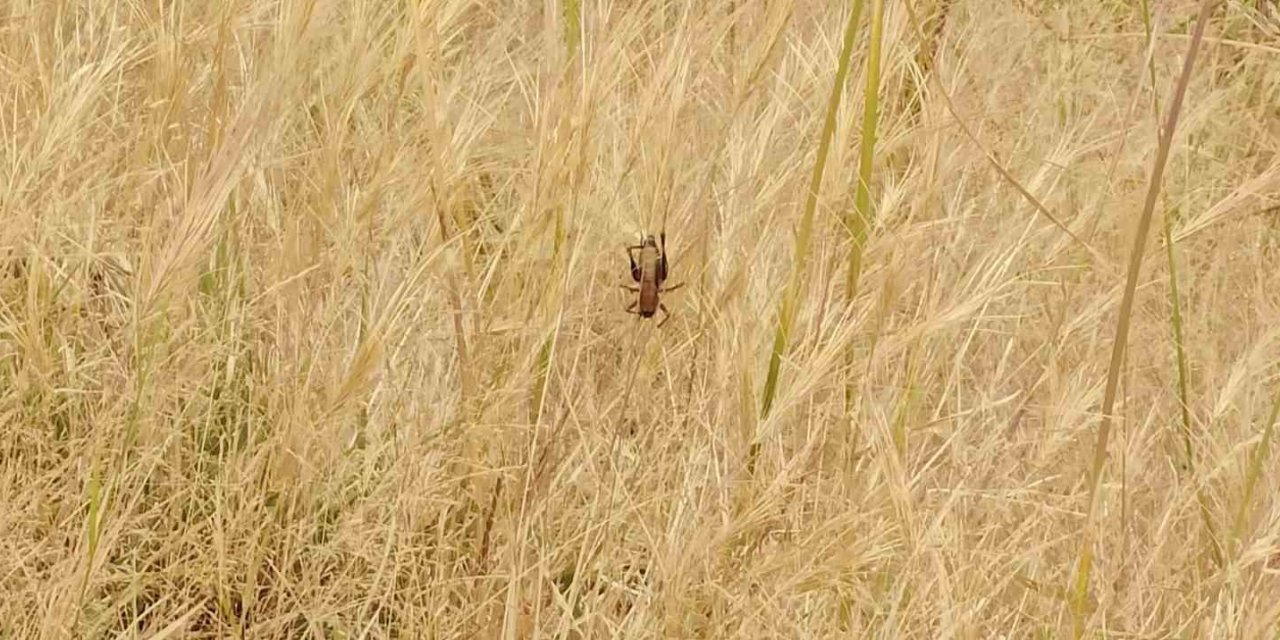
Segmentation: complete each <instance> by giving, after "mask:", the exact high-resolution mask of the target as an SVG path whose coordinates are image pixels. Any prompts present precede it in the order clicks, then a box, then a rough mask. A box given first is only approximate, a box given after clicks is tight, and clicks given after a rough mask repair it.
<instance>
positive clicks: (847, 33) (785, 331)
mask: <svg viewBox="0 0 1280 640" xmlns="http://www.w3.org/2000/svg"><path fill="white" fill-rule="evenodd" d="M862 5H863V2H862V0H854V2H853V10H852V12H851V13H850V14H849V22H848V24H846V25H845V29H844V44H843V46H842V47H841V49H840V59H839V62H838V65H837V67H836V77H835V81H834V82H833V83H832V85H831V96H830V98H828V100H827V114H826V120H825V121H824V122H823V125H822V134H821V135H820V137H819V140H818V154H817V157H816V158H815V160H814V163H813V174H812V175H811V176H810V178H809V192H808V194H807V196H806V198H805V202H804V211H803V213H802V214H801V216H800V226H799V229H798V230H797V232H796V252H795V256H794V258H793V263H792V268H791V281H790V282H789V283H788V285H787V289H786V292H785V293H784V294H783V297H782V304H781V308H780V309H779V311H778V326H777V329H776V331H775V332H774V336H773V352H772V354H771V355H770V357H769V371H768V374H767V375H766V377H765V382H764V394H763V402H762V403H761V404H762V406H761V410H760V416H761V418H767V417H768V416H769V412H770V411H771V410H772V409H773V401H774V399H775V397H776V396H777V391H778V373H779V369H780V368H781V366H782V356H783V354H785V353H786V351H787V343H788V340H789V339H790V336H791V325H792V323H793V322H794V321H795V316H796V308H797V307H798V306H799V302H800V298H801V297H803V294H804V288H805V284H806V280H805V278H806V275H807V272H808V261H809V244H810V241H811V239H812V236H813V216H814V213H815V212H816V211H817V209H818V193H819V192H820V191H821V190H822V176H823V170H824V169H825V168H826V166H827V156H828V154H829V152H830V150H831V138H832V137H834V135H835V129H836V116H837V114H838V112H839V111H840V98H841V96H842V95H843V89H844V82H845V78H847V77H848V75H849V59H850V58H851V57H852V56H853V46H854V41H855V37H856V35H857V28H858V22H859V20H860V19H861V17H862ZM755 447H756V445H755V444H753V447H752V451H753V455H752V457H753V458H754V451H755Z"/></svg>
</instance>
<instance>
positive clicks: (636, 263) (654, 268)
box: [622, 232, 684, 327]
mask: <svg viewBox="0 0 1280 640" xmlns="http://www.w3.org/2000/svg"><path fill="white" fill-rule="evenodd" d="M659 238H661V241H659V240H655V239H654V238H653V234H649V235H647V236H644V238H643V239H641V241H640V244H637V245H634V246H630V247H627V258H628V259H629V260H630V261H631V279H633V280H635V281H636V282H637V283H639V284H640V286H638V287H636V286H632V285H629V284H624V285H622V288H623V289H626V290H628V291H634V292H636V293H639V294H640V297H639V298H638V299H636V300H635V301H633V302H632V303H631V304H630V305H628V306H627V313H634V314H636V315H639V316H640V317H641V318H652V317H653V315H654V314H655V313H657V312H658V310H659V309H661V310H662V316H663V317H662V321H661V322H659V323H658V326H659V327H661V326H662V325H663V324H665V323H666V321H667V320H669V319H671V312H669V311H667V306H666V305H664V304H662V301H661V300H659V299H658V294H660V293H666V292H668V291H673V290H675V289H679V288H680V287H683V286H684V283H680V284H673V285H670V286H665V284H664V283H665V282H666V280H667V272H668V271H669V269H670V267H671V265H670V263H669V262H667V234H666V232H663V233H662V234H660V235H659ZM637 252H638V255H637ZM636 307H640V308H639V309H638V310H636V311H632V309H635V308H636Z"/></svg>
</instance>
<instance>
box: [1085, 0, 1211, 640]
mask: <svg viewBox="0 0 1280 640" xmlns="http://www.w3.org/2000/svg"><path fill="white" fill-rule="evenodd" d="M1213 6H1214V0H1204V2H1202V3H1201V5H1200V15H1199V17H1198V19H1197V20H1196V25H1195V31H1194V33H1193V35H1192V37H1191V44H1190V45H1188V47H1187V57H1186V60H1184V61H1183V65H1182V73H1181V75H1180V76H1179V78H1178V83H1177V86H1176V87H1174V93H1173V99H1172V101H1171V102H1170V104H1169V112H1168V114H1167V119H1166V122H1165V125H1164V127H1163V128H1162V129H1161V130H1160V140H1159V144H1158V146H1157V148H1156V158H1155V162H1154V164H1153V166H1152V169H1151V180H1150V182H1149V184H1148V185H1147V196H1146V200H1145V201H1144V203H1143V206H1142V214H1141V217H1140V218H1139V219H1138V228H1137V231H1136V233H1135V234H1134V239H1133V248H1132V250H1131V251H1130V253H1129V267H1128V273H1127V275H1126V278H1125V287H1124V295H1123V297H1122V299H1121V301H1120V314H1119V317H1118V319H1117V321H1116V337H1115V342H1114V343H1113V344H1112V349H1111V363H1110V365H1109V366H1108V368H1107V385H1106V389H1105V391H1104V393H1103V400H1102V423H1101V425H1099V427H1098V438H1097V441H1096V443H1095V445H1094V452H1093V460H1092V465H1091V467H1090V470H1089V476H1088V491H1089V507H1088V509H1089V510H1088V515H1087V517H1088V520H1087V521H1086V523H1085V528H1084V532H1083V535H1082V536H1081V538H1082V543H1081V546H1080V555H1079V559H1078V563H1077V570H1076V575H1075V584H1074V586H1073V590H1072V597H1071V617H1072V629H1073V633H1072V635H1073V637H1075V638H1079V637H1081V636H1083V635H1084V629H1085V617H1086V611H1087V609H1088V607H1087V604H1088V595H1089V576H1090V573H1091V571H1092V567H1093V538H1094V534H1095V529H1096V528H1097V519H1098V503H1099V499H1098V497H1099V494H1098V487H1099V485H1100V483H1101V479H1102V471H1103V465H1104V463H1105V462H1106V458H1107V445H1108V444H1109V441H1110V437H1111V426H1112V415H1113V413H1114V411H1115V405H1116V399H1117V397H1118V395H1119V388H1120V373H1121V371H1122V369H1123V368H1124V357H1125V348H1126V346H1127V344H1128V339H1129V328H1130V326H1131V324H1132V319H1133V304H1134V298H1135V297H1136V296H1135V294H1136V292H1137V288H1138V273H1139V272H1140V271H1141V270H1142V259H1143V255H1144V253H1145V249H1146V244H1147V235H1148V234H1149V233H1150V231H1151V220H1152V217H1153V215H1154V213H1155V208H1156V200H1157V199H1158V198H1159V195H1160V187H1161V183H1162V180H1163V177H1164V169H1165V166H1166V165H1167V164H1168V162H1169V150H1170V148H1171V147H1172V146H1173V133H1174V131H1175V129H1176V128H1177V125H1178V115H1179V114H1180V113H1181V111H1182V101H1183V98H1184V97H1185V96H1186V92H1187V85H1189V84H1190V82H1191V71H1192V69H1193V68H1194V66H1195V60H1196V53H1197V52H1198V51H1199V49H1200V42H1201V41H1202V40H1203V38H1204V29H1205V25H1206V24H1207V23H1208V21H1209V15H1210V14H1211V12H1212V10H1213Z"/></svg>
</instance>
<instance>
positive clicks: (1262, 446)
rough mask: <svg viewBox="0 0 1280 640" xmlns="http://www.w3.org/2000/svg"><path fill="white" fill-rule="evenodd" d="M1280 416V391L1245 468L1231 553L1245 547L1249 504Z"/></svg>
mask: <svg viewBox="0 0 1280 640" xmlns="http://www.w3.org/2000/svg"><path fill="white" fill-rule="evenodd" d="M1278 417H1280V392H1277V393H1276V395H1275V397H1274V399H1273V400H1272V401H1271V413H1270V414H1269V415H1268V416H1267V424H1266V426H1264V427H1263V428H1262V441H1261V442H1259V443H1258V446H1256V447H1254V449H1253V453H1252V455H1250V456H1249V467H1248V468H1247V469H1245V475H1244V493H1243V495H1241V496H1240V506H1239V507H1237V509H1236V516H1235V519H1234V520H1233V521H1232V523H1231V553H1232V555H1233V556H1234V555H1237V554H1239V553H1240V551H1241V550H1242V549H1243V548H1244V545H1243V544H1242V543H1243V541H1244V533H1245V529H1246V528H1247V526H1248V520H1249V512H1250V509H1249V505H1250V504H1252V503H1253V493H1254V490H1255V489H1257V486H1258V477H1259V476H1261V475H1262V466H1263V465H1264V464H1266V462H1267V455H1268V454H1269V453H1270V452H1271V437H1272V435H1273V434H1274V433H1275V426H1276V418H1278Z"/></svg>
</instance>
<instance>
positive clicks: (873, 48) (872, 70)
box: [845, 0, 884, 412]
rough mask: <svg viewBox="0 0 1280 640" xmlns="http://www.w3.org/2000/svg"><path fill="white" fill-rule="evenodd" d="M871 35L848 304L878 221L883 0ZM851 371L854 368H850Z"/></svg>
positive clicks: (849, 387)
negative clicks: (874, 198) (874, 185)
mask: <svg viewBox="0 0 1280 640" xmlns="http://www.w3.org/2000/svg"><path fill="white" fill-rule="evenodd" d="M870 28H871V34H870V36H869V38H870V39H869V41H868V43H867V47H868V48H867V73H866V76H867V77H866V80H867V84H866V88H865V89H864V90H863V107H862V148H861V155H860V157H859V160H858V187H857V190H856V191H855V194H854V199H853V211H852V212H851V213H850V214H849V215H848V216H847V217H846V224H847V225H848V227H849V233H850V235H851V236H852V242H851V243H850V245H849V271H848V276H847V277H846V279H845V295H846V296H848V300H849V303H850V304H852V303H853V300H854V299H855V298H857V297H858V284H859V280H860V279H861V277H862V258H863V253H864V251H865V249H866V244H867V234H868V233H869V231H870V229H871V225H872V224H873V222H874V221H875V211H874V209H873V208H872V204H871V174H872V170H873V168H874V166H875V157H876V126H877V124H878V122H879V115H880V114H879V104H880V43H881V41H882V40H883V35H884V0H872V2H871V25H870ZM852 359H853V353H852V351H850V352H848V353H847V354H846V363H847V364H850V365H851V364H852V363H851V362H849V361H851V360H852ZM847 370H848V371H852V370H853V367H852V366H849V367H848V368H847ZM854 393H855V383H854V379H853V377H852V376H850V377H849V379H848V382H847V383H846V385H845V410H846V412H852V410H853V397H854Z"/></svg>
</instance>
